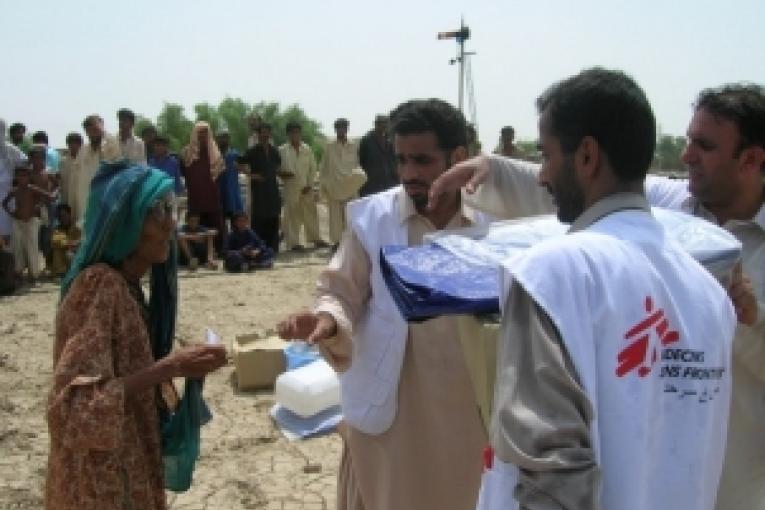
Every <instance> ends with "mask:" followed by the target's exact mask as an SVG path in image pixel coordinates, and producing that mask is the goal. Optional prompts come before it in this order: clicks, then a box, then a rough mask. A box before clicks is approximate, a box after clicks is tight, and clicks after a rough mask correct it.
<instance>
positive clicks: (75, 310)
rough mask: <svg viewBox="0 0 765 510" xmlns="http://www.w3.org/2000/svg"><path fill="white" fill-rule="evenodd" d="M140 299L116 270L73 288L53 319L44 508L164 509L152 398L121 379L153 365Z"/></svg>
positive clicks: (82, 279)
mask: <svg viewBox="0 0 765 510" xmlns="http://www.w3.org/2000/svg"><path fill="white" fill-rule="evenodd" d="M142 313H143V312H142V308H141V305H140V304H139V301H138V300H137V299H136V298H134V297H133V295H132V294H131V292H130V288H129V286H128V284H127V282H126V281H125V279H124V278H123V277H122V276H121V275H120V273H118V272H117V271H116V270H114V269H113V268H111V267H109V266H107V265H105V264H96V265H94V266H91V267H89V268H87V269H85V270H84V271H83V272H82V273H81V274H80V275H79V276H78V277H77V279H76V280H75V281H74V283H73V284H72V286H71V288H70V290H69V292H68V294H67V296H66V297H65V299H64V300H63V301H62V303H61V305H60V307H59V311H58V316H57V318H56V341H55V346H54V371H53V389H52V391H51V393H50V397H49V401H48V429H49V433H50V441H51V444H50V455H49V459H48V475H47V476H48V479H47V486H46V495H45V506H46V508H47V509H48V510H91V509H92V510H95V509H98V510H113V509H114V510H125V509H135V510H138V509H140V510H158V509H165V508H166V500H165V491H164V481H163V471H162V457H161V444H160V436H159V426H158V417H157V397H156V392H155V390H153V389H149V390H146V391H143V392H138V393H135V394H133V395H130V396H127V395H125V389H124V385H123V382H122V379H121V378H122V377H124V376H126V375H129V374H132V373H135V372H138V371H140V370H142V369H144V368H146V367H148V366H150V365H152V364H153V363H154V359H153V357H152V352H151V344H150V341H149V334H148V330H147V327H146V322H145V320H144V318H143V315H142Z"/></svg>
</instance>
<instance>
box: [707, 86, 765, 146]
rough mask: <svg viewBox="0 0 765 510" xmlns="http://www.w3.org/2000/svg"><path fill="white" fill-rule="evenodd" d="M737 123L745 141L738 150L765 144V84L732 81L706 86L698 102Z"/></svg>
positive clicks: (715, 114)
mask: <svg viewBox="0 0 765 510" xmlns="http://www.w3.org/2000/svg"><path fill="white" fill-rule="evenodd" d="M694 106H695V108H696V110H701V109H704V110H706V111H708V112H709V113H711V114H712V115H714V116H715V117H720V118H723V119H726V120H729V121H731V122H733V123H734V124H736V127H737V128H738V132H739V136H740V137H741V141H740V142H739V146H738V150H737V152H739V153H740V152H741V151H742V150H743V149H745V148H747V147H750V146H752V145H756V146H759V147H762V148H765V88H763V87H761V86H760V85H755V84H753V83H729V84H726V85H723V86H722V87H718V88H713V89H705V90H702V91H701V93H699V97H698V98H697V99H696V104H695V105H694Z"/></svg>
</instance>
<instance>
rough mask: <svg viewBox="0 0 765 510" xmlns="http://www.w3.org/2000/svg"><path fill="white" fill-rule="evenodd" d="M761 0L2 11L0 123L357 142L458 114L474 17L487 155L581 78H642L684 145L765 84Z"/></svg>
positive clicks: (225, 1)
mask: <svg viewBox="0 0 765 510" xmlns="http://www.w3.org/2000/svg"><path fill="white" fill-rule="evenodd" d="M764 14H765V2H763V0H728V1H721V0H715V1H712V0H635V1H631V2H625V1H622V0H580V1H578V2H574V1H564V0H527V1H523V2H521V1H516V0H502V1H500V0H494V1H489V0H472V1H457V0H441V1H437V0H433V1H417V0H408V1H407V0H387V1H377V2H368V1H365V0H357V1H355V2H349V1H340V0H313V1H303V0H292V1H287V2H279V1H272V2H265V1H262V0H240V1H236V0H218V1H217V2H209V1H208V2H202V1H197V0H185V1H180V0H178V1H176V0H151V1H149V0H129V1H122V2H116V1H103V0H100V1H94V0H90V1H85V0H69V1H62V0H35V1H25V2H22V1H18V0H0V43H1V44H2V46H1V47H2V55H3V57H2V73H1V74H0V117H3V118H5V119H6V120H7V121H8V122H9V123H11V122H16V121H21V122H23V123H25V124H26V125H27V128H28V130H29V131H30V132H31V131H34V130H38V129H44V130H47V131H48V133H49V135H50V136H51V142H52V143H53V144H54V145H56V146H62V145H63V141H64V136H65V135H66V133H67V132H69V131H72V130H79V129H80V124H81V121H82V119H83V118H84V116H85V115H86V114H88V113H92V112H97V113H100V114H101V115H102V116H103V117H104V118H105V119H106V124H107V129H109V130H111V131H116V124H117V121H116V118H115V112H116V111H117V109H118V108H120V107H123V106H125V107H130V108H132V109H133V110H134V111H136V112H137V113H140V114H142V115H145V116H147V117H150V118H155V117H156V115H157V113H158V112H159V110H160V109H161V107H162V104H163V103H164V102H166V101H169V102H177V103H180V104H182V105H184V107H185V108H186V110H187V115H189V116H190V117H192V116H193V111H192V110H191V108H192V106H193V104H195V103H197V102H202V101H208V102H212V103H217V102H218V101H220V100H221V99H223V98H225V97H226V96H233V97H241V98H243V99H244V100H246V101H248V102H257V101H261V100H267V101H279V102H281V103H283V104H291V103H299V104H300V105H301V106H302V107H303V108H304V109H305V111H306V112H307V113H308V114H309V115H310V116H312V117H313V118H316V119H318V120H319V121H320V122H321V123H322V126H323V129H324V132H325V133H327V134H330V133H331V131H332V129H331V126H332V122H333V121H334V119H335V118H337V117H338V116H344V117H347V118H348V119H349V120H350V122H351V134H352V135H361V134H363V133H364V132H365V131H366V130H367V129H369V128H370V127H371V124H372V120H373V118H374V115H375V114H376V113H378V112H387V111H389V110H390V109H391V108H392V107H394V106H395V105H396V104H398V103H399V102H401V101H403V100H406V99H410V98H415V97H440V98H443V99H446V100H448V101H451V102H452V103H454V104H456V102H457V68H456V66H450V65H449V64H448V61H449V59H450V58H452V57H453V56H454V54H455V51H456V44H455V43H454V42H453V41H438V40H436V33H437V32H439V31H444V30H451V29H455V28H457V27H458V26H459V20H460V16H461V15H464V17H465V21H466V23H467V24H468V25H469V26H470V28H471V30H472V38H471V40H470V41H469V43H468V48H469V49H471V50H473V51H476V52H477V55H475V56H474V57H473V61H472V68H473V76H474V83H475V93H476V101H477V112H478V118H477V120H478V125H479V129H480V138H481V141H482V142H483V143H484V145H485V146H487V147H488V148H489V149H491V148H493V147H494V145H495V143H496V140H497V135H498V131H499V129H500V127H501V126H503V125H506V124H510V125H513V126H515V128H516V132H517V133H518V137H519V138H527V139H533V138H535V136H536V112H535V110H534V99H535V98H536V97H537V96H538V95H539V93H540V92H542V91H543V90H544V89H545V88H546V87H547V86H548V85H550V84H551V83H553V82H554V81H557V80H559V79H561V78H564V77H566V76H569V75H571V74H574V73H576V72H577V71H579V70H580V69H582V68H585V67H589V66H593V65H602V66H606V67H613V68H620V69H623V70H625V71H626V72H628V73H630V74H631V75H633V76H634V77H635V78H636V79H637V80H638V82H639V83H640V84H641V85H642V86H643V88H644V89H645V91H646V93H647V94H648V97H649V99H650V100H651V102H652V104H653V107H654V110H655V113H656V117H657V119H658V121H659V123H660V128H661V130H662V131H663V132H665V133H671V134H683V133H684V132H685V128H686V124H687V122H688V119H689V117H690V113H691V107H690V105H691V103H692V101H693V98H694V97H695V95H696V93H697V92H698V91H699V90H700V89H702V88H704V87H709V86H716V85H719V84H722V83H724V82H730V81H741V80H745V81H754V82H758V83H765V65H763V48H765V42H764V41H765V39H764V38H763V30H762V26H763V25H762V23H763V19H764V16H763V15H764Z"/></svg>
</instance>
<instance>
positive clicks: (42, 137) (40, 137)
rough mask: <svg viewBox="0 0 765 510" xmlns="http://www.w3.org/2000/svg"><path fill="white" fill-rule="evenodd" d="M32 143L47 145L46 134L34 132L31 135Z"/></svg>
mask: <svg viewBox="0 0 765 510" xmlns="http://www.w3.org/2000/svg"><path fill="white" fill-rule="evenodd" d="M32 143H44V144H45V145H48V133H46V132H45V131H35V133H34V134H33V135H32Z"/></svg>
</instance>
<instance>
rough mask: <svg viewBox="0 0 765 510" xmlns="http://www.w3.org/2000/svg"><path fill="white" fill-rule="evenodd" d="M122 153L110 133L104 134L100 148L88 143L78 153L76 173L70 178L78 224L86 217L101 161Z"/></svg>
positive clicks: (114, 158)
mask: <svg viewBox="0 0 765 510" xmlns="http://www.w3.org/2000/svg"><path fill="white" fill-rule="evenodd" d="M120 154H121V153H120V147H119V143H118V142H117V140H116V139H115V138H113V137H111V136H109V135H104V137H103V140H102V141H101V146H100V147H99V148H94V147H93V146H92V145H91V144H90V143H88V144H87V145H85V146H84V147H82V148H81V149H80V152H78V153H77V159H76V160H75V168H74V173H73V174H72V175H71V176H70V178H69V191H70V199H71V200H72V203H71V205H72V209H73V211H72V212H73V213H74V211H76V215H73V216H72V218H73V219H74V220H75V222H76V223H77V224H81V223H82V221H83V220H84V219H85V210H86V209H87V206H88V196H89V195H90V181H92V180H93V176H95V175H96V172H97V171H98V166H99V165H100V164H101V161H115V160H117V159H119V158H120Z"/></svg>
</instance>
